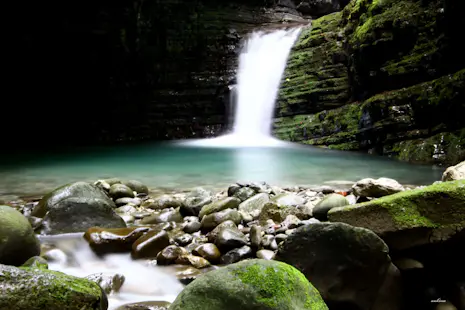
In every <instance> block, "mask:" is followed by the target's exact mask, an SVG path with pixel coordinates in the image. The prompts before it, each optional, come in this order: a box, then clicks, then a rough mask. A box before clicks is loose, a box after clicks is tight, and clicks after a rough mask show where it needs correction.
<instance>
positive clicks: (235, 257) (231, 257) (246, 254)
mask: <svg viewBox="0 0 465 310" xmlns="http://www.w3.org/2000/svg"><path fill="white" fill-rule="evenodd" d="M252 256H253V251H252V249H251V248H250V247H249V246H247V245H244V246H243V247H240V248H237V249H233V250H231V251H229V252H227V253H226V254H224V255H223V256H221V259H220V262H221V264H234V263H237V262H238V261H241V260H243V259H246V258H251V257H252Z"/></svg>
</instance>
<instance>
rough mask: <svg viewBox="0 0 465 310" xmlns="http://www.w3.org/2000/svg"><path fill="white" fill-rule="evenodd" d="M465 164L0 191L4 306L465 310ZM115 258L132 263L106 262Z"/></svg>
mask: <svg viewBox="0 0 465 310" xmlns="http://www.w3.org/2000/svg"><path fill="white" fill-rule="evenodd" d="M464 169H465V162H462V163H461V164H458V165H457V166H454V167H450V168H449V169H447V170H446V172H445V173H444V175H443V179H442V180H438V181H437V182H435V183H434V184H432V185H429V186H421V187H415V186H408V185H402V184H399V183H398V182H397V181H395V180H393V179H388V178H379V179H363V180H359V181H358V182H356V183H355V184H350V186H347V184H340V185H333V186H320V187H292V188H279V187H276V186H272V185H269V184H266V183H247V182H244V183H241V182H239V183H235V184H232V185H230V186H229V187H228V188H225V189H223V190H222V191H219V192H212V191H209V190H206V189H203V188H195V189H194V190H192V191H189V192H179V193H172V192H171V193H160V192H156V191H154V190H153V189H149V188H147V186H145V185H144V184H142V183H140V182H138V181H135V180H124V179H118V178H112V179H105V180H96V181H95V182H76V183H72V184H67V185H64V186H62V187H60V188H57V189H55V190H54V191H52V192H50V193H48V194H46V195H44V196H43V197H37V199H29V200H26V199H23V200H21V199H16V200H13V201H3V202H2V204H4V205H3V206H0V290H1V294H0V309H2V310H3V309H18V310H21V309H28V310H31V309H52V310H53V309H60V310H61V309H72V310H74V309H76V310H83V309H119V310H129V309H139V310H141V309H152V310H153V309H159V310H160V309H170V310H177V309H181V310H182V309H184V310H190V309H192V310H195V309H205V310H220V309H221V310H228V309H276V310H277V309H280V310H282V309H289V310H291V309H292V310H298V309H328V308H329V309H331V310H334V309H336V310H337V309H363V310H365V309H366V310H368V309H370V310H378V309H379V310H381V309H465V268H464V267H463V261H465V253H464V252H463V246H464V241H465V229H464V227H465V171H464ZM69 236H71V237H69ZM65 239H66V240H68V239H69V240H68V241H67V242H68V243H66V242H65V243H63V240H65ZM60 240H61V241H60ZM70 240H71V241H72V242H74V245H72V246H70V243H69V241H70ZM66 244H67V245H66ZM76 244H78V245H79V246H80V247H81V249H79V247H77V246H76ZM83 246H84V248H85V250H82V247H83ZM78 249H79V251H87V252H88V253H90V254H89V255H88V256H86V257H87V258H84V259H83V258H82V257H79V255H77V253H76V252H77V251H78ZM118 255H122V256H121V257H125V258H124V260H119V261H115V260H113V264H116V265H118V264H122V265H124V264H127V266H126V267H128V268H126V269H124V268H121V267H123V266H121V265H120V266H117V267H120V268H119V269H118V268H115V269H113V271H112V270H111V269H110V270H109V269H108V268H107V267H108V266H105V265H104V264H100V265H99V264H98V262H99V261H100V262H106V263H107V265H108V262H109V261H110V260H109V259H108V258H109V257H118ZM81 256H82V255H81ZM90 257H92V258H90ZM86 259H87V260H90V259H92V263H94V262H96V263H95V266H94V267H93V269H91V270H89V271H88V273H89V274H86V272H87V270H86V269H85V268H84V267H83V266H81V265H80V264H83V262H85V260H86ZM57 266H59V267H57ZM72 269H73V270H79V271H80V272H71V270H72ZM57 270H61V271H64V272H60V271H57ZM67 270H69V271H70V272H67ZM96 271H97V272H96ZM129 273H131V274H129ZM134 274H135V276H134ZM131 277H132V278H131ZM134 277H135V278H134ZM184 286H185V287H184ZM183 287H184V289H183ZM125 290H126V292H127V291H131V290H132V292H133V293H134V292H136V293H137V292H138V293H139V294H141V295H142V296H144V298H146V299H145V300H138V301H137V302H133V303H126V304H124V302H122V300H123V301H124V298H123V297H122V296H123V295H124V294H123V293H124V292H125ZM170 294H171V295H172V296H168V295H170ZM129 300H130V299H129Z"/></svg>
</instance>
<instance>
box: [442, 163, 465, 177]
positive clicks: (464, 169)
mask: <svg viewBox="0 0 465 310" xmlns="http://www.w3.org/2000/svg"><path fill="white" fill-rule="evenodd" d="M464 179H465V161H462V162H461V163H458V164H457V165H455V166H450V167H448V168H447V169H446V171H444V173H443V174H442V180H443V181H455V180H464Z"/></svg>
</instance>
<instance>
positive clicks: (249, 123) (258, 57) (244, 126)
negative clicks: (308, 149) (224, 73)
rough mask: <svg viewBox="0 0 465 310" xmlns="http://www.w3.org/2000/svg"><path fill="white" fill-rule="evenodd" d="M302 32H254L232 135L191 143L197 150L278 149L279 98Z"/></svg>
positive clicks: (242, 64) (242, 67)
mask: <svg viewBox="0 0 465 310" xmlns="http://www.w3.org/2000/svg"><path fill="white" fill-rule="evenodd" d="M300 31H301V29H300V28H292V29H289V30H278V31H274V32H267V33H265V32H254V33H252V34H251V36H250V37H249V38H248V40H247V41H246V44H245V46H244V48H243V50H242V52H241V54H240V56H239V70H238V74H237V85H236V91H237V96H236V97H237V102H236V111H235V115H234V126H233V130H232V133H231V134H228V135H224V136H221V137H218V138H213V139H201V140H194V141H189V142H187V144H188V145H195V146H218V147H241V146H277V145H281V144H284V142H282V141H280V140H278V139H275V138H273V137H272V136H271V129H272V128H271V127H272V122H273V114H274V107H275V101H276V97H277V95H278V90H279V85H280V83H281V77H282V74H283V72H284V69H285V68H286V63H287V59H288V57H289V53H290V51H291V48H292V46H293V45H294V43H295V41H296V39H297V37H298V36H299V34H300Z"/></svg>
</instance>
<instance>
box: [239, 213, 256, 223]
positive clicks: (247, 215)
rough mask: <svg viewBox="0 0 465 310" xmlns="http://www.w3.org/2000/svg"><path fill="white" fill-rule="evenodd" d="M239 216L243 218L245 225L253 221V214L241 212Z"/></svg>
mask: <svg viewBox="0 0 465 310" xmlns="http://www.w3.org/2000/svg"><path fill="white" fill-rule="evenodd" d="M239 214H240V215H241V216H242V221H243V222H244V223H249V222H252V221H253V216H252V214H250V213H248V212H245V211H239Z"/></svg>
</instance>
